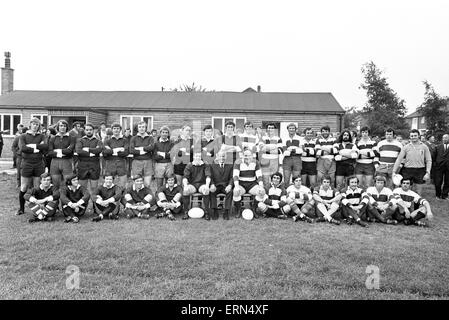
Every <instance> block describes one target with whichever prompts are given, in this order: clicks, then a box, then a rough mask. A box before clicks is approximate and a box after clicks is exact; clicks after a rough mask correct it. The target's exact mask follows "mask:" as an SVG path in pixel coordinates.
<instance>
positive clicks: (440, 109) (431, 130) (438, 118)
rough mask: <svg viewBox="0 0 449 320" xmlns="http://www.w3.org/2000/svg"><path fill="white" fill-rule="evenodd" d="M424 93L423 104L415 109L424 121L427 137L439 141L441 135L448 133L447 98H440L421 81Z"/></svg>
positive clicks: (425, 82)
mask: <svg viewBox="0 0 449 320" xmlns="http://www.w3.org/2000/svg"><path fill="white" fill-rule="evenodd" d="M423 84H424V88H425V90H426V91H425V93H424V102H423V103H422V104H421V105H420V106H419V107H418V108H417V109H416V110H417V111H418V112H419V113H420V114H421V115H422V116H423V117H424V118H425V119H426V128H427V130H428V131H427V135H434V136H435V139H437V140H438V141H439V140H441V138H442V136H443V134H445V133H447V132H448V131H449V124H448V121H447V120H448V119H447V117H448V111H447V108H446V107H447V105H448V101H449V100H448V98H447V97H441V96H440V95H439V94H438V93H436V92H435V89H434V88H433V86H432V85H431V84H430V83H429V82H428V81H423Z"/></svg>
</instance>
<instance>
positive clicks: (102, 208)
mask: <svg viewBox="0 0 449 320" xmlns="http://www.w3.org/2000/svg"><path fill="white" fill-rule="evenodd" d="M121 198H122V189H121V188H120V187H119V186H117V185H115V184H114V176H112V175H108V176H104V184H103V185H101V186H99V187H97V188H96V189H95V190H94V192H93V194H92V202H93V203H94V212H95V213H96V214H97V216H96V217H94V218H93V219H92V221H95V222H98V221H101V220H103V218H104V217H108V218H109V219H111V220H118V218H119V216H118V214H119V210H120V199H121Z"/></svg>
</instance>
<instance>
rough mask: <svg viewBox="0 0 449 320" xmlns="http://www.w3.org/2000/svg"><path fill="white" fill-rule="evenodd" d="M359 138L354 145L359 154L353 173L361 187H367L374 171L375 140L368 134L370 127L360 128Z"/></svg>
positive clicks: (370, 182)
mask: <svg viewBox="0 0 449 320" xmlns="http://www.w3.org/2000/svg"><path fill="white" fill-rule="evenodd" d="M360 132H361V138H360V140H359V141H358V142H357V144H356V146H357V149H358V150H359V155H358V158H357V160H356V164H355V170H354V171H355V175H356V176H357V178H358V179H359V181H360V185H361V186H362V187H363V188H367V187H370V186H372V185H373V178H374V172H375V170H376V168H375V167H374V158H375V156H376V154H375V152H374V150H375V148H376V146H377V143H376V141H374V140H371V138H370V136H369V134H370V129H369V128H368V127H366V126H365V127H362V129H360Z"/></svg>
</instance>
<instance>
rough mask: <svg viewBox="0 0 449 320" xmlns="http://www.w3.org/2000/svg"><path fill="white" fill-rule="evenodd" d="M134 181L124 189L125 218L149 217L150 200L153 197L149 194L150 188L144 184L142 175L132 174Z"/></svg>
mask: <svg viewBox="0 0 449 320" xmlns="http://www.w3.org/2000/svg"><path fill="white" fill-rule="evenodd" d="M133 180H134V183H133V185H132V186H131V187H129V188H128V189H127V190H126V191H125V196H124V199H125V201H126V204H125V213H126V218H127V219H132V218H134V217H138V218H140V219H149V218H150V214H149V211H150V208H151V202H152V201H153V199H154V197H153V196H152V194H151V190H150V188H148V187H146V186H145V184H144V180H143V177H142V176H141V175H139V174H138V175H135V176H133Z"/></svg>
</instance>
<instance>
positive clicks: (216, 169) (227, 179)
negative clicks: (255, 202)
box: [209, 162, 234, 187]
mask: <svg viewBox="0 0 449 320" xmlns="http://www.w3.org/2000/svg"><path fill="white" fill-rule="evenodd" d="M209 167H210V173H211V175H210V179H211V182H210V184H211V185H212V184H215V186H221V185H222V186H225V187H226V186H227V185H231V186H232V185H233V184H234V179H233V177H232V176H233V171H234V166H233V165H232V164H230V163H225V165H224V168H223V169H222V168H220V165H219V164H218V163H216V162H214V163H212V164H210V165H209Z"/></svg>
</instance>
